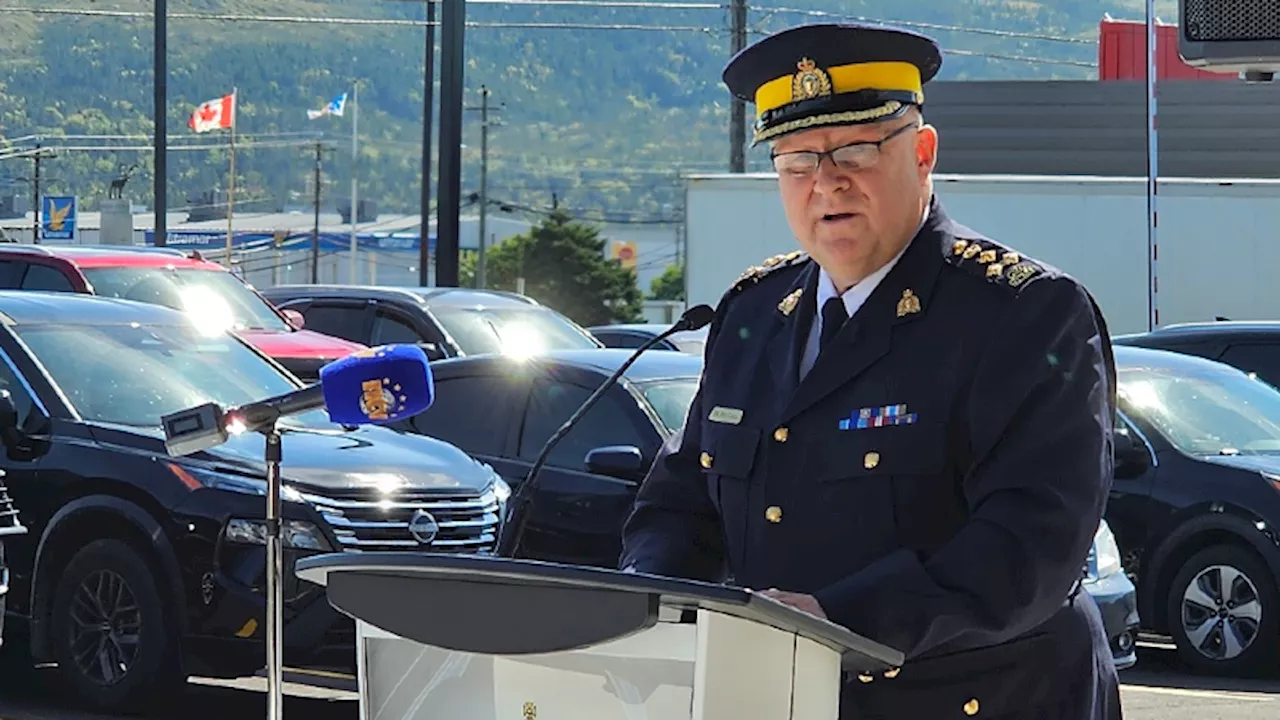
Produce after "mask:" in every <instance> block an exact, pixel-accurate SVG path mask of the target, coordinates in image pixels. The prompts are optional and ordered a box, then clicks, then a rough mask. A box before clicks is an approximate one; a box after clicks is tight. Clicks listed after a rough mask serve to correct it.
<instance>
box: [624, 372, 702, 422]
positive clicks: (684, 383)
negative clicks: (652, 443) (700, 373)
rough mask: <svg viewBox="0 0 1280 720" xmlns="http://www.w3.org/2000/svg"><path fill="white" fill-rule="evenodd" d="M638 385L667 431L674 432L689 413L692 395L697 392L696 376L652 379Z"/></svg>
mask: <svg viewBox="0 0 1280 720" xmlns="http://www.w3.org/2000/svg"><path fill="white" fill-rule="evenodd" d="M638 387H639V389H640V394H641V395H644V399H645V400H647V401H648V402H649V404H650V405H652V406H653V410H654V412H656V413H657V414H658V419H660V420H662V424H663V425H665V426H666V428H667V431H668V432H675V431H677V430H679V429H680V426H681V425H683V424H684V419H685V416H686V415H688V414H689V406H690V405H692V404H693V396H694V395H695V394H697V392H698V378H696V377H691V378H681V379H678V380H654V381H652V382H647V383H643V384H641V385H639V386H638Z"/></svg>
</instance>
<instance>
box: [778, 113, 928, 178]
mask: <svg viewBox="0 0 1280 720" xmlns="http://www.w3.org/2000/svg"><path fill="white" fill-rule="evenodd" d="M919 127H920V126H919V125H918V124H917V123H911V124H908V125H903V126H902V127H900V128H898V129H897V130H894V131H893V132H891V133H889V134H888V135H885V136H884V137H882V138H880V139H879V140H873V141H865V142H856V143H850V144H849V145H841V146H840V147H838V148H833V149H831V150H825V151H821V152H819V151H817V150H796V151H793V152H785V153H777V154H775V155H773V156H772V158H771V159H772V160H773V169H774V170H775V171H777V172H778V174H779V175H784V174H785V175H791V176H793V177H804V176H807V175H812V174H813V173H815V172H817V171H818V166H819V165H820V164H821V163H822V158H823V157H830V158H831V162H833V163H835V166H836V167H838V168H840V169H841V170H848V171H853V170H866V169H867V168H870V167H872V166H874V165H875V164H876V161H877V160H879V159H880V146H881V145H884V144H885V143H887V142H889V141H890V140H892V139H894V138H895V137H897V136H899V135H901V134H902V133H904V132H906V131H908V130H910V129H912V128H919Z"/></svg>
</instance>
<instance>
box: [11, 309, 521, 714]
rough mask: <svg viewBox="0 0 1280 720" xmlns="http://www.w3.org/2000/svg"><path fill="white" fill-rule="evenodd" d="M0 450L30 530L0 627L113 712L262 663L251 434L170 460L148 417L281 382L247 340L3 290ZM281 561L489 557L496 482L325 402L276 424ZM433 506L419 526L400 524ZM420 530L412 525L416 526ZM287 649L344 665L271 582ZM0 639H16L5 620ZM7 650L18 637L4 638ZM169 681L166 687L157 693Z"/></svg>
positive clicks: (291, 582)
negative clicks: (279, 432) (280, 603)
mask: <svg viewBox="0 0 1280 720" xmlns="http://www.w3.org/2000/svg"><path fill="white" fill-rule="evenodd" d="M0 326H3V327H2V328H0V358H2V359H3V361H4V362H3V363H0V388H2V389H4V390H7V391H8V393H9V396H8V398H7V399H6V397H5V396H4V395H3V394H0V439H3V444H4V450H5V453H4V455H3V457H0V469H3V470H4V472H5V474H6V477H5V479H6V480H7V484H8V487H9V492H10V493H11V494H12V496H13V500H14V502H15V503H16V504H17V506H18V507H20V508H22V512H23V519H24V523H25V524H27V525H28V526H29V527H30V528H31V533H30V534H29V535H27V536H24V537H18V538H11V539H9V542H8V543H7V544H8V545H9V548H8V549H9V557H8V560H9V564H10V569H11V570H12V573H13V584H12V590H11V592H10V594H9V598H8V600H9V610H10V613H11V619H13V620H17V621H23V622H14V623H13V624H12V626H11V628H10V630H17V629H18V628H19V626H20V625H21V626H23V629H24V630H25V631H26V632H24V633H22V634H23V635H25V636H26V637H25V638H23V639H25V640H27V641H28V642H29V648H30V653H31V656H32V659H33V660H34V661H35V662H41V663H42V662H49V661H53V662H56V663H57V664H58V666H59V670H60V675H61V676H62V678H63V679H64V680H65V681H66V684H67V685H68V686H69V691H70V693H71V694H73V695H74V696H76V697H77V698H78V699H80V700H83V701H86V702H87V703H88V704H90V705H93V706H95V707H96V708H98V709H104V710H119V709H124V708H128V707H131V706H136V705H138V704H140V703H142V702H144V701H150V700H152V699H154V698H159V697H164V696H165V695H166V694H167V693H166V690H165V689H164V688H163V687H162V686H164V685H167V684H169V683H176V682H179V681H182V680H185V678H186V677H187V676H188V675H202V676H213V677H239V676H243V675H246V674H251V673H253V672H256V671H257V670H258V669H260V668H261V667H262V666H263V664H264V658H265V654H264V648H263V629H264V628H263V611H264V602H265V601H264V598H263V590H264V587H265V575H264V569H265V560H266V558H265V555H266V553H265V547H264V544H263V538H264V536H265V527H264V523H263V517H264V514H265V502H266V501H265V499H264V494H265V487H266V483H265V468H264V463H263V451H264V441H263V438H262V437H261V436H256V435H245V436H233V437H232V439H231V440H230V441H229V442H227V443H225V444H223V445H221V446H218V447H215V448H212V449H210V450H207V451H204V452H200V453H196V454H193V455H191V456H187V457H182V458H171V457H169V456H168V455H167V454H166V452H165V449H164V436H163V434H162V433H161V431H160V428H159V427H158V425H159V418H160V417H161V416H162V415H164V414H166V413H169V412H173V411H176V410H179V409H182V408H185V407H190V406H194V405H199V404H201V403H204V402H210V401H212V402H217V403H219V404H222V405H224V406H230V405H239V404H242V403H244V402H248V401H251V400H254V399H260V398H263V397H267V396H271V395H275V394H278V393H282V392H288V391H290V390H293V389H296V388H297V387H298V381H297V380H296V378H294V377H293V376H292V375H290V374H289V373H287V372H286V371H284V369H283V368H282V367H281V366H280V365H279V364H277V363H276V362H275V361H273V360H271V359H269V358H268V357H267V356H265V355H264V354H262V353H261V352H260V351H259V350H257V349H255V348H254V347H252V346H250V345H249V344H247V343H246V342H245V341H243V340H241V339H239V338H237V337H235V336H233V335H230V334H227V333H225V332H211V331H208V330H204V329H202V328H201V327H199V325H198V321H197V320H195V319H193V318H190V317H188V316H187V315H185V314H183V313H180V312H178V311H175V310H171V309H168V308H164V307H160V306H157V305H150V304H142V303H135V302H131V301H124V300H115V299H109V298H103V297H96V296H91V295H80V294H70V293H40V292H23V291H19V292H2V291H0ZM282 429H283V430H284V440H283V455H284V464H283V471H284V472H283V474H284V480H285V490H284V497H285V502H284V509H283V517H284V519H285V521H286V523H285V528H284V533H285V538H284V542H285V547H286V552H285V555H286V557H285V567H286V568H292V567H293V561H294V560H295V559H296V558H297V557H298V556H302V555H307V554H311V553H321V552H332V551H333V550H335V549H337V550H352V551H366V552H367V551H379V550H405V549H412V548H418V547H421V548H430V549H432V550H437V551H442V552H450V551H459V552H487V551H488V550H489V549H490V548H491V547H492V546H493V545H494V543H495V540H496V535H497V533H498V532H499V531H500V528H501V525H500V518H501V517H502V516H503V514H504V513H505V510H504V504H505V501H506V498H507V497H508V495H509V494H510V488H509V487H508V486H507V485H506V483H504V482H503V481H502V480H501V479H500V478H499V476H498V475H497V474H496V473H495V472H494V471H493V469H492V468H490V467H488V466H487V465H484V464H481V463H479V462H477V461H476V460H474V459H473V458H471V457H470V456H469V455H466V454H465V453H463V452H462V451H461V450H459V449H458V448H456V447H454V446H453V445H449V444H447V443H444V442H441V441H438V440H433V439H431V438H427V437H423V436H419V435H410V434H407V433H401V432H397V431H396V430H392V429H389V428H384V427H363V428H359V429H354V430H351V429H345V428H343V427H341V426H338V425H334V424H332V423H330V422H329V421H328V417H327V416H326V415H325V413H324V411H323V410H316V411H311V412H309V413H306V414H302V415H297V416H294V417H291V418H288V419H287V420H285V421H284V422H283V424H282ZM424 517H426V518H428V519H430V518H434V519H435V520H436V523H435V525H436V526H437V527H438V528H439V530H438V532H436V533H432V534H431V536H430V537H427V536H424V535H423V534H422V533H420V532H416V531H413V530H411V529H410V524H411V520H412V521H416V520H418V519H420V518H424ZM415 527H416V526H415ZM284 595H285V603H286V607H285V610H284V615H285V627H284V636H285V660H286V661H287V662H289V664H290V665H294V666H299V667H330V668H342V669H350V668H352V667H354V662H355V653H354V626H353V624H352V623H351V621H350V620H349V619H347V618H345V617H342V616H340V615H338V614H337V612H336V611H334V610H333V609H332V607H331V606H330V605H329V603H328V602H327V601H326V600H325V596H324V591H323V588H319V587H316V586H314V585H311V584H310V583H303V582H299V581H298V580H297V579H296V578H294V577H293V575H292V572H291V571H286V577H285V581H284ZM10 635H11V638H10V639H11V640H17V639H18V638H17V637H15V635H16V633H13V632H11V633H10ZM14 644H15V645H16V644H17V643H14ZM168 694H171V693H168Z"/></svg>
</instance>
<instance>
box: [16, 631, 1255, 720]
mask: <svg viewBox="0 0 1280 720" xmlns="http://www.w3.org/2000/svg"><path fill="white" fill-rule="evenodd" d="M1121 680H1122V681H1123V682H1124V688H1123V696H1124V711H1125V718H1126V720H1193V719H1194V720H1215V719H1216V718H1222V719H1223V720H1264V719H1265V720H1272V719H1273V718H1276V717H1280V673H1277V676H1276V678H1275V679H1272V680H1238V679H1230V678H1203V677H1193V676H1189V675H1186V674H1184V673H1182V672H1180V671H1179V670H1178V669H1177V667H1176V658H1175V657H1174V654H1173V652H1172V651H1171V650H1168V649H1165V648H1163V647H1159V646H1154V645H1144V646H1141V647H1140V650H1139V662H1138V665H1137V666H1136V667H1135V668H1133V669H1131V670H1127V671H1125V672H1124V673H1123V674H1122V675H1121ZM33 685H34V684H33V683H22V682H20V683H15V682H13V681H12V679H11V678H7V677H6V678H3V679H0V720H108V719H109V718H111V717H112V716H107V715H93V714H87V713H79V712H76V711H75V710H73V709H70V708H68V707H66V706H63V705H60V704H58V703H57V702H56V701H55V700H53V699H51V698H50V697H49V696H48V695H47V694H45V693H42V692H40V691H38V690H34V689H33V687H32V686H33ZM265 692H266V684H265V681H264V680H262V679H261V678H244V679H241V680H237V681H230V682H223V681H206V680H199V679H195V680H193V681H192V684H191V687H190V692H189V693H188V697H187V698H185V699H184V700H183V702H182V709H181V714H180V717H182V718H184V719H189V720H204V719H205V718H208V719H209V720H213V719H214V718H217V719H218V720H222V719H223V718H228V717H263V716H264V715H265V713H266V695H265ZM285 692H286V700H285V714H286V716H298V717H305V718H307V720H357V718H359V708H358V706H357V702H356V696H355V695H354V693H351V692H349V691H343V690H332V689H323V688H317V687H311V686H307V685H298V684H291V683H286V686H285ZM173 716H174V717H179V715H178V714H176V713H175V714H174V715H173Z"/></svg>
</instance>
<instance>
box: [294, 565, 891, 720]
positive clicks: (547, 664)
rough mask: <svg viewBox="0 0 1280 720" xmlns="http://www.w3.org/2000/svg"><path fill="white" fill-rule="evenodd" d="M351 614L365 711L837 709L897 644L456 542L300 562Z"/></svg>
mask: <svg viewBox="0 0 1280 720" xmlns="http://www.w3.org/2000/svg"><path fill="white" fill-rule="evenodd" d="M296 573H297V575H298V577H299V578H301V579H304V580H308V581H311V582H316V583H319V584H324V585H327V587H328V595H329V600H330V603H331V604H333V606H334V607H336V608H337V609H338V610H340V611H341V612H343V613H345V614H347V615H350V616H351V617H353V618H354V619H355V621H356V629H357V647H356V651H357V663H358V667H359V682H360V707H361V718H362V720H374V718H398V719H403V720H426V719H427V718H432V719H434V718H449V720H509V719H517V718H520V719H528V720H534V719H536V718H537V717H542V718H544V719H546V718H552V719H554V720H605V719H606V718H619V719H621V720H631V719H633V718H635V719H637V720H638V719H639V718H645V719H646V720H737V719H739V718H750V719H751V720H836V718H837V717H838V714H839V710H838V706H839V694H840V679H841V670H842V667H843V668H845V669H850V670H853V671H855V672H863V671H878V670H884V669H888V668H890V667H895V666H897V665H900V664H901V662H902V655H901V653H898V652H896V651H894V650H892V649H891V648H886V647H884V646H881V645H878V644H876V643H874V642H871V641H869V640H867V639H865V638H861V637H859V636H857V635H854V634H853V633H851V632H849V631H848V630H847V629H845V628H842V627H839V626H837V625H833V624H831V623H829V622H826V621H824V620H821V619H819V618H815V617H813V616H810V615H807V614H805V613H802V612H799V611H797V610H795V609H794V608H791V607H788V606H786V605H782V604H781V603H777V602H775V601H772V600H769V599H767V598H764V597H761V596H759V595H756V594H753V593H749V592H747V591H745V590H742V589H739V588H730V587H725V586H720V585H713V584H707V583H694V582H687V581H681V580H673V579H670V578H658V577H653V576H645V575H636V574H626V573H618V572H614V571H609V570H601V569H596V568H580V567H572V566H563V565H556V564H551V563H538V562H533V561H520V560H504V559H498V558H477V557H465V556H453V555H424V554H409V553H404V554H401V553H378V554H377V555H373V554H368V555H326V556H318V557H312V558H307V559H305V560H300V561H299V562H298V563H297V570H296Z"/></svg>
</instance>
